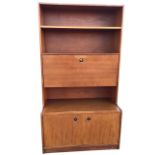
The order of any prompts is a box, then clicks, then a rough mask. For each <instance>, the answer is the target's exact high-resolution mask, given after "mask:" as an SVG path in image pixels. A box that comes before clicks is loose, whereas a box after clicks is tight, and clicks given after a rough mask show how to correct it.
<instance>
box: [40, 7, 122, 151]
mask: <svg viewBox="0 0 155 155" xmlns="http://www.w3.org/2000/svg"><path fill="white" fill-rule="evenodd" d="M122 11H123V7H122V6H89V5H58V4H39V14H40V44H41V72H42V93H43V110H42V114H41V122H42V144H43V152H44V153H46V152H56V151H72V150H73V151H76V150H91V149H114V148H115V149H116V148H119V144H120V129H121V113H122V112H121V109H120V108H119V107H118V105H117V92H118V73H119V61H120V40H121V32H122Z"/></svg>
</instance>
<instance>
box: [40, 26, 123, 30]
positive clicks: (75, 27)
mask: <svg viewBox="0 0 155 155" xmlns="http://www.w3.org/2000/svg"><path fill="white" fill-rule="evenodd" d="M40 28H41V29H94V30H120V29H121V27H118V26H97V27H95V26H91V27H90V26H46V25H41V26H40Z"/></svg>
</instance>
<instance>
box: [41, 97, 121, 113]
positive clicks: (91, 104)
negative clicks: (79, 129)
mask: <svg viewBox="0 0 155 155" xmlns="http://www.w3.org/2000/svg"><path fill="white" fill-rule="evenodd" d="M69 111H72V112H74V111H76V112H78V111H80V112H81V111H88V112H91V111H95V112H96V111H102V112H118V111H120V109H119V107H118V106H117V105H116V104H114V102H112V101H111V100H109V99H55V100H47V101H46V105H45V106H44V109H43V114H45V113H46V114H48V113H51V112H52V113H53V112H69Z"/></svg>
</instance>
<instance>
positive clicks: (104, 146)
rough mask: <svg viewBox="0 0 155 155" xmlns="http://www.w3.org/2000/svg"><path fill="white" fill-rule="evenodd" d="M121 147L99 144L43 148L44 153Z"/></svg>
mask: <svg viewBox="0 0 155 155" xmlns="http://www.w3.org/2000/svg"><path fill="white" fill-rule="evenodd" d="M104 149H119V145H99V146H71V147H53V148H51V149H46V148H44V149H43V153H52V152H53V153H54V152H69V151H88V150H104Z"/></svg>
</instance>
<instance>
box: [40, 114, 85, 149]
mask: <svg viewBox="0 0 155 155" xmlns="http://www.w3.org/2000/svg"><path fill="white" fill-rule="evenodd" d="M81 122H82V115H79V114H72V113H64V114H63V113H61V114H54V113H52V114H47V115H46V114H44V115H43V145H44V149H50V148H53V147H66V146H73V145H80V144H82V143H83V142H82V141H83V136H82V135H81V133H83V132H81V129H83V127H82V123H81Z"/></svg>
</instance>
